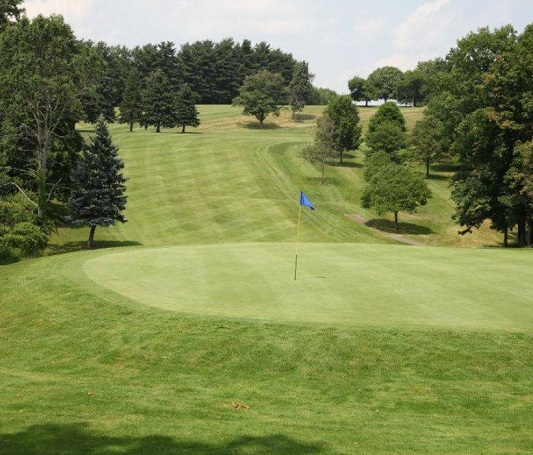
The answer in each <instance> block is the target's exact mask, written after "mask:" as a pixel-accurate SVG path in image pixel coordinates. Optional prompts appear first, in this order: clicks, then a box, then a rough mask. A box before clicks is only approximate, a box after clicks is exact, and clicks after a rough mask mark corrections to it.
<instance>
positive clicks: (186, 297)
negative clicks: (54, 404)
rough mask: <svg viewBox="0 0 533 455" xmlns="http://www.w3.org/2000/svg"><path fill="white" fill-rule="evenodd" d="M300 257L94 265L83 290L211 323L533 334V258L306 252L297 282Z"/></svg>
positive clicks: (268, 252)
mask: <svg viewBox="0 0 533 455" xmlns="http://www.w3.org/2000/svg"><path fill="white" fill-rule="evenodd" d="M294 254H295V250H294V245H292V244H222V245H212V246H203V247H198V246H189V247H168V248H158V249H140V250H135V251H126V252H116V253H112V254H106V255H97V256H96V257H95V258H93V259H87V260H86V262H84V263H83V266H82V269H83V274H84V276H83V277H78V278H76V281H77V282H80V281H81V280H82V278H83V279H86V278H89V279H91V280H93V281H94V282H96V284H99V285H100V286H102V287H104V288H105V289H107V290H110V291H114V292H116V293H118V294H120V295H123V296H126V297H128V298H129V299H131V300H133V301H136V302H139V303H142V304H144V305H149V306H153V307H157V308H162V309H166V310H171V311H177V312H185V313H190V314H202V315H208V316H218V317H233V318H251V319H259V320H263V321H272V322H274V321H275V322H296V323H311V324H320V323H323V324H335V325H368V324H371V325H376V326H396V327H408V326H418V327H420V326H436V327H448V328H465V327H467V328H468V327H469V328H478V329H483V330H484V329H487V328H494V329H505V330H526V331H530V330H532V329H533V305H531V304H530V302H529V300H530V299H531V296H533V281H532V280H530V279H529V278H530V275H531V270H532V269H533V255H531V254H530V252H529V251H520V250H510V251H509V250H507V251H505V250H498V251H491V250H466V251H464V250H459V249H451V248H427V247H417V248H414V247H409V246H394V247H391V246H381V247H380V246H375V245H346V244H341V245H339V244H329V245H328V244H305V245H301V246H300V253H299V267H298V268H299V271H298V279H297V280H296V281H295V280H294V272H293V270H294ZM80 258H81V256H80ZM85 258H87V255H85V256H84V259H83V260H84V261H85ZM69 267H70V266H69ZM72 268H73V269H77V268H81V266H77V265H76V264H74V265H73V266H72ZM88 286H89V287H92V286H93V283H88ZM502 302H505V304H504V305H502Z"/></svg>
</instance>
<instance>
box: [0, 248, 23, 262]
mask: <svg viewBox="0 0 533 455" xmlns="http://www.w3.org/2000/svg"><path fill="white" fill-rule="evenodd" d="M21 257H22V251H20V250H19V249H18V248H14V247H12V246H8V245H2V244H0V264H11V263H13V262H17V261H19V260H20V258H21Z"/></svg>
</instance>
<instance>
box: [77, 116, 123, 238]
mask: <svg viewBox="0 0 533 455" xmlns="http://www.w3.org/2000/svg"><path fill="white" fill-rule="evenodd" d="M123 168H124V164H123V162H122V160H121V159H120V158H119V156H118V147H117V146H116V145H114V144H113V143H112V141H111V136H110V134H109V131H108V129H107V125H106V123H105V120H104V118H103V117H102V116H100V117H99V118H98V121H97V123H96V137H95V138H94V139H92V140H91V143H90V144H89V145H88V146H87V147H85V149H84V150H83V152H82V155H81V157H80V160H79V162H78V165H77V167H76V169H75V170H74V172H73V174H72V184H73V185H72V186H73V190H72V193H71V196H70V199H69V202H68V207H69V213H70V215H69V219H70V220H71V221H72V222H73V223H74V224H77V225H81V226H89V227H90V232H89V239H88V241H87V247H88V248H92V246H93V242H94V231H95V230H96V226H113V225H115V224H116V223H117V222H121V223H124V222H126V218H125V217H124V215H123V214H122V212H123V211H124V210H125V208H126V199H127V197H126V196H125V194H124V193H125V191H126V187H125V185H124V183H125V182H126V180H127V179H126V178H125V177H124V176H123V174H122V172H121V170H122V169H123Z"/></svg>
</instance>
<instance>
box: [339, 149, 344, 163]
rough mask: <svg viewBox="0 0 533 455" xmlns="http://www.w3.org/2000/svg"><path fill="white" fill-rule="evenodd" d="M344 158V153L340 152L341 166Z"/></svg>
mask: <svg viewBox="0 0 533 455" xmlns="http://www.w3.org/2000/svg"><path fill="white" fill-rule="evenodd" d="M343 157H344V152H343V151H342V150H341V151H340V158H341V166H342V159H343Z"/></svg>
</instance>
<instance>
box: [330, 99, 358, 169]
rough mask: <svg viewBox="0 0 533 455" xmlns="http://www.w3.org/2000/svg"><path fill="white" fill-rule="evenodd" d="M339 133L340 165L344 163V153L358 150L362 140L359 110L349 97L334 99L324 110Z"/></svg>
mask: <svg viewBox="0 0 533 455" xmlns="http://www.w3.org/2000/svg"><path fill="white" fill-rule="evenodd" d="M324 115H325V116H328V117H329V118H330V119H331V120H332V121H333V123H334V124H335V128H336V130H337V133H338V146H337V150H338V152H339V159H340V164H342V163H343V156H344V152H346V151H348V150H356V149H357V147H359V142H360V140H361V130H362V129H361V125H360V124H359V110H358V109H357V106H356V105H355V104H354V103H353V101H352V98H351V97H350V96H349V95H341V96H337V97H335V98H333V99H332V100H331V101H330V102H329V104H328V105H327V106H326V109H325V110H324Z"/></svg>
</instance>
